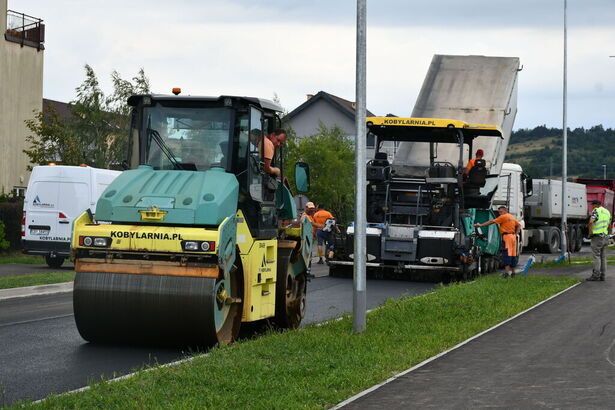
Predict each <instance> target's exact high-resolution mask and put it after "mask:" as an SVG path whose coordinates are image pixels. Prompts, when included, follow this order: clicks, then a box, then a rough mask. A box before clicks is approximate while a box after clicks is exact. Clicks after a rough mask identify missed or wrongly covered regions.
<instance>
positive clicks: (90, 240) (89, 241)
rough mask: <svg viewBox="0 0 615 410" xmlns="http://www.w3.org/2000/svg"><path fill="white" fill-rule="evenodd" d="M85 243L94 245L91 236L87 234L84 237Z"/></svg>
mask: <svg viewBox="0 0 615 410" xmlns="http://www.w3.org/2000/svg"><path fill="white" fill-rule="evenodd" d="M83 244H84V245H85V246H92V238H91V237H89V236H86V237H85V238H83Z"/></svg>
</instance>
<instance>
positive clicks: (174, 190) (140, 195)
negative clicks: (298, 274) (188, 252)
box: [96, 165, 239, 226]
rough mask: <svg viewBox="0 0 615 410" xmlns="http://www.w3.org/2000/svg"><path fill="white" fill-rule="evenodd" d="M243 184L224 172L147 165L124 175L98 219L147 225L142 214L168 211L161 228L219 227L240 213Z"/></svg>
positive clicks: (105, 198) (98, 210)
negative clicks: (152, 211)
mask: <svg viewBox="0 0 615 410" xmlns="http://www.w3.org/2000/svg"><path fill="white" fill-rule="evenodd" d="M238 195H239V183H238V182H237V178H235V175H233V174H229V173H227V172H225V171H224V170H223V169H222V168H212V169H210V170H207V171H181V170H173V171H169V170H154V169H153V168H152V167H150V166H147V165H141V166H139V168H137V169H133V170H129V171H125V172H123V173H122V174H121V175H120V176H118V177H117V178H116V179H115V180H114V181H113V183H111V185H109V186H108V187H107V189H105V191H104V192H103V194H102V195H101V196H100V199H99V200H98V203H97V204H96V219H98V220H99V221H112V222H122V223H143V221H142V220H141V214H140V213H139V210H147V209H150V208H152V207H157V208H159V209H160V210H162V211H166V212H167V213H166V215H165V216H164V219H163V220H162V221H159V222H156V224H157V225H160V224H164V225H166V224H168V225H209V226H217V225H219V224H220V223H221V222H222V221H223V220H224V218H226V217H228V216H233V215H235V213H236V212H237V201H238Z"/></svg>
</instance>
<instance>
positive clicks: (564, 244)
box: [561, 0, 568, 256]
mask: <svg viewBox="0 0 615 410" xmlns="http://www.w3.org/2000/svg"><path fill="white" fill-rule="evenodd" d="M567 8H568V0H564V106H563V123H564V124H563V135H562V139H563V141H562V149H563V152H562V241H561V247H562V255H563V256H565V255H566V253H567V251H568V240H567V239H568V238H567V237H566V233H567V232H568V221H567V219H568V215H567V212H566V211H567V209H566V206H567V202H568V196H567V192H566V180H567V179H568V124H567V114H568V113H567V106H566V103H567V100H568V83H567V79H568V78H567V77H568V32H567V29H568V27H567V16H566V13H567Z"/></svg>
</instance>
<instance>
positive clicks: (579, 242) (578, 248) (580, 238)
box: [574, 225, 583, 252]
mask: <svg viewBox="0 0 615 410" xmlns="http://www.w3.org/2000/svg"><path fill="white" fill-rule="evenodd" d="M582 247H583V227H582V226H581V225H577V243H575V244H574V250H575V252H580V251H581V248H582Z"/></svg>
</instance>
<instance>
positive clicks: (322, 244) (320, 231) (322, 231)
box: [313, 204, 335, 265]
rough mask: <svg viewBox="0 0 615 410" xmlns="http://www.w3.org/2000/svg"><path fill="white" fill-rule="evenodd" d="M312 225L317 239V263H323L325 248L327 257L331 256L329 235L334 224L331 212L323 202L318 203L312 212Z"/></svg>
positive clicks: (331, 247) (330, 237) (331, 241)
mask: <svg viewBox="0 0 615 410" xmlns="http://www.w3.org/2000/svg"><path fill="white" fill-rule="evenodd" d="M313 218H314V226H315V227H316V229H317V231H316V239H317V240H318V262H317V263H318V264H321V265H322V264H323V263H325V262H324V260H323V257H324V255H325V249H326V250H327V253H328V254H329V255H328V256H329V257H332V256H333V238H332V236H331V234H332V232H331V229H330V228H331V225H332V224H333V225H334V224H335V218H334V217H333V214H332V213H331V212H329V211H327V210H326V209H325V207H324V205H323V204H319V205H318V211H316V213H315V214H314V217H313ZM329 220H331V221H333V222H329V224H328V225H329V226H327V221H329Z"/></svg>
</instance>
